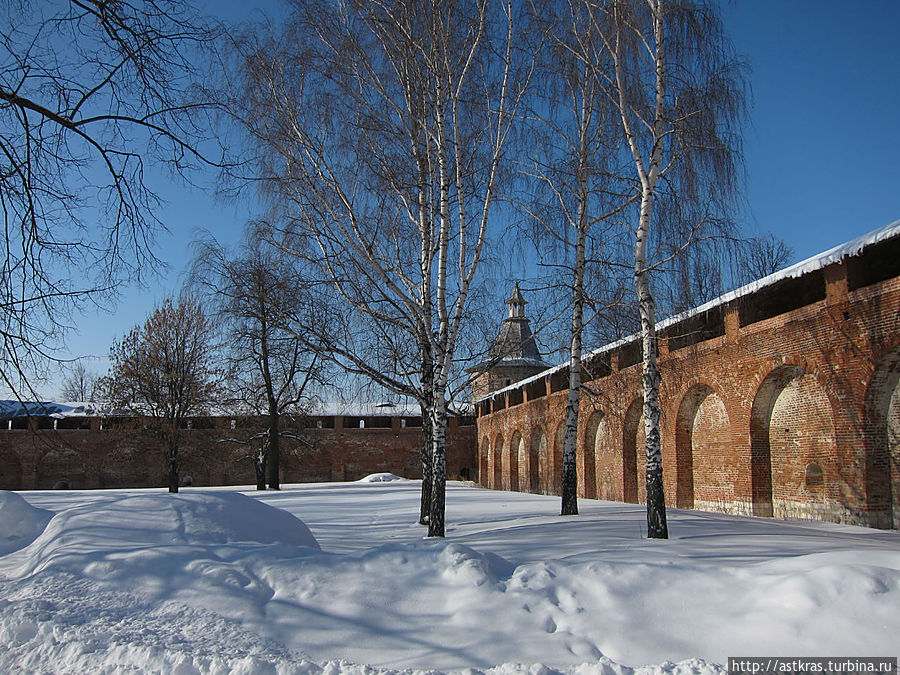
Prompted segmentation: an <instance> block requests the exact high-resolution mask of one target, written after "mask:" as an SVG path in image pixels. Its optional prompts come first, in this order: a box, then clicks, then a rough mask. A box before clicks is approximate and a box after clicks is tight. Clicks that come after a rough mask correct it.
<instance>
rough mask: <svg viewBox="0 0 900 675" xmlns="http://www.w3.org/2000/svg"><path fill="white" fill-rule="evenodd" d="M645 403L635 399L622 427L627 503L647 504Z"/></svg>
mask: <svg viewBox="0 0 900 675" xmlns="http://www.w3.org/2000/svg"><path fill="white" fill-rule="evenodd" d="M643 407H644V402H643V400H641V399H635V400H634V401H632V402H631V405H629V406H628V408H627V409H626V411H625V419H624V423H623V425H622V484H623V485H624V490H625V501H626V502H631V503H633V504H644V503H646V502H647V484H646V476H647V459H646V450H645V442H646V441H645V439H646V435H645V434H644V411H643Z"/></svg>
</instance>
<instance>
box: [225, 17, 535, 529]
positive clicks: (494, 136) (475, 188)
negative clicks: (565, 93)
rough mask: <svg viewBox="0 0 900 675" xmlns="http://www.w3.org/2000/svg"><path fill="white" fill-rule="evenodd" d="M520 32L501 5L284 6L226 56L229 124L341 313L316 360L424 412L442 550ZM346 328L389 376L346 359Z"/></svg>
mask: <svg viewBox="0 0 900 675" xmlns="http://www.w3.org/2000/svg"><path fill="white" fill-rule="evenodd" d="M518 29H519V28H518V24H517V16H516V12H515V11H514V8H513V5H512V3H511V2H488V1H487V0H482V1H463V0H459V1H448V2H442V3H430V2H399V1H398V2H391V1H387V0H385V1H381V2H371V3H370V2H366V3H363V2H348V3H337V4H332V3H326V2H311V3H300V2H298V3H296V5H295V7H294V14H293V17H292V19H291V21H290V24H289V26H288V27H287V28H286V30H285V32H284V33H283V34H281V35H278V36H274V37H272V38H271V39H267V40H265V41H263V40H262V39H261V38H259V37H253V38H251V39H248V40H245V41H244V42H242V43H241V44H240V47H241V53H242V54H243V55H244V56H243V58H244V64H245V70H244V72H245V75H246V88H245V89H244V90H243V100H242V101H239V102H238V104H239V106H240V108H239V109H238V110H237V111H236V112H237V114H238V115H240V116H241V118H242V120H241V121H242V123H243V124H244V125H245V127H246V129H247V130H248V132H249V134H250V137H251V139H252V140H253V141H254V144H253V147H254V148H255V149H256V150H257V156H258V160H259V166H260V167H261V168H262V173H263V179H264V180H265V181H266V182H267V183H268V186H269V194H270V196H271V197H272V199H273V202H275V203H277V204H278V205H279V207H280V208H281V209H282V213H283V214H284V215H285V217H288V218H291V219H292V221H293V222H292V228H291V236H293V237H296V238H303V239H305V240H306V242H307V244H306V245H308V246H310V248H314V250H315V255H314V256H312V255H311V256H309V257H310V259H311V261H312V262H315V263H316V264H317V266H318V269H319V271H320V276H321V280H322V281H323V282H328V283H329V284H330V285H331V286H332V289H333V295H334V296H335V297H336V298H337V299H338V301H339V302H340V303H341V305H342V310H341V311H340V314H341V315H342V316H343V317H344V330H338V331H333V332H332V333H331V335H330V337H331V339H332V342H331V344H330V345H327V346H328V351H329V352H330V353H331V354H333V355H334V358H336V359H337V360H339V361H341V362H342V363H343V364H344V365H345V366H346V367H347V368H348V369H349V370H351V371H354V372H361V373H365V374H366V375H369V376H371V377H372V378H373V379H374V381H376V382H378V383H379V384H381V385H383V386H386V387H388V388H391V389H394V390H395V391H398V392H400V393H408V392H409V393H413V395H415V397H416V398H417V399H418V400H419V402H420V405H422V406H423V409H426V410H427V415H426V416H427V418H428V424H429V425H430V429H428V431H430V435H431V439H430V446H431V447H430V454H431V465H430V467H431V480H430V481H426V482H429V483H430V486H431V495H430V500H429V501H430V505H429V517H428V534H429V536H435V537H442V536H444V529H445V524H444V523H445V494H444V493H445V483H446V458H445V446H446V424H447V414H448V413H447V410H448V408H447V406H448V387H449V382H450V378H451V374H452V372H453V369H454V365H455V364H454V356H455V353H456V347H457V340H458V337H459V334H460V328H461V324H462V323H463V321H464V319H465V317H466V304H467V299H468V296H469V292H470V290H471V287H472V284H473V282H474V280H475V275H476V272H477V270H478V266H479V263H480V262H481V259H482V253H483V249H484V246H485V241H486V239H487V237H488V227H489V222H490V220H489V216H490V214H491V212H492V207H493V204H494V202H495V200H496V198H497V189H498V184H499V182H500V181H501V180H502V178H503V176H502V172H503V170H504V164H505V161H506V157H505V153H506V146H507V143H508V141H509V138H510V134H511V132H512V129H513V124H514V121H515V114H516V105H517V103H518V101H519V97H520V96H521V94H522V91H523V89H524V87H525V84H526V83H527V73H526V74H525V75H524V76H523V75H521V73H519V72H518V71H517V70H516V68H515V67H514V65H515V59H514V51H515V49H516V39H517V35H518V34H517V31H518ZM307 250H309V249H306V248H304V247H300V251H301V254H305V252H306V251H307ZM360 328H363V329H364V330H365V331H366V333H367V334H366V335H365V336H364V337H365V339H366V341H367V343H368V345H369V346H370V353H371V351H374V352H375V355H376V356H377V357H380V359H381V362H382V363H383V362H384V361H389V362H390V365H389V367H388V368H382V367H381V366H379V365H378V363H379V360H378V359H375V360H372V359H369V358H365V357H361V355H360V354H359V353H357V352H356V351H355V349H353V343H354V339H353V336H352V333H353V332H354V331H357V330H359V329H360ZM398 338H400V339H398ZM409 345H412V347H411V348H410V346H409ZM426 428H427V427H426Z"/></svg>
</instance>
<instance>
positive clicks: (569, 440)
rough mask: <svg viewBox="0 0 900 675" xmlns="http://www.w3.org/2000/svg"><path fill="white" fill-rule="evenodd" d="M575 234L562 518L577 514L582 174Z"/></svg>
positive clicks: (583, 233) (583, 221)
mask: <svg viewBox="0 0 900 675" xmlns="http://www.w3.org/2000/svg"><path fill="white" fill-rule="evenodd" d="M579 183H580V184H581V194H580V195H579V204H578V216H577V219H578V220H577V223H578V235H577V241H576V243H575V269H574V273H573V275H572V276H573V278H572V294H573V298H572V299H573V303H572V305H573V309H572V343H571V347H570V350H569V396H568V398H567V400H566V434H565V439H564V441H563V475H562V515H564V516H574V515H578V464H577V460H576V453H577V448H578V411H579V409H580V407H581V352H582V333H583V332H584V266H585V244H586V240H587V223H586V211H587V206H586V200H587V195H586V188H585V187H584V180H583V172H582V178H581V179H580V180H579Z"/></svg>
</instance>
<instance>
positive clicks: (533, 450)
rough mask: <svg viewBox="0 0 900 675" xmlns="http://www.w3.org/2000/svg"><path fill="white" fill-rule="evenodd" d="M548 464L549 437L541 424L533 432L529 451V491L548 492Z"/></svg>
mask: <svg viewBox="0 0 900 675" xmlns="http://www.w3.org/2000/svg"><path fill="white" fill-rule="evenodd" d="M548 464H549V461H548V457H547V437H546V436H545V435H544V430H543V429H542V428H541V427H540V426H537V427H535V429H534V431H533V432H532V434H531V444H530V446H529V453H528V489H529V491H531V492H536V493H538V494H547V493H548V488H549V481H548V480H547V473H548V472H547V469H548Z"/></svg>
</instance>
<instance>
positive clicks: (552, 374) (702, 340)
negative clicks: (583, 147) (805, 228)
mask: <svg viewBox="0 0 900 675" xmlns="http://www.w3.org/2000/svg"><path fill="white" fill-rule="evenodd" d="M659 327H660V341H659V368H660V373H661V375H662V385H661V388H660V399H661V406H662V422H661V424H662V445H663V447H662V452H663V467H664V468H663V471H664V480H665V492H666V503H667V504H669V505H672V506H676V507H678V508H694V509H702V510H709V511H722V512H726V513H736V514H747V515H757V516H775V517H788V518H790V517H798V518H813V519H819V520H826V521H833V522H843V523H853V524H859V525H869V526H872V527H880V528H890V527H893V528H897V527H900V388H898V380H900V221H898V222H897V223H894V224H893V225H892V226H889V227H887V228H883V229H882V230H880V231H876V232H874V233H872V234H870V235H867V237H865V238H861V239H860V240H857V241H856V242H850V243H849V244H846V245H844V246H842V247H837V248H836V249H833V250H832V251H829V252H827V253H825V254H822V256H819V257H817V258H814V259H810V260H809V261H806V262H804V263H800V264H799V265H795V266H794V267H793V268H790V269H788V270H785V271H783V272H781V273H777V274H775V275H772V276H771V277H767V278H766V279H763V280H760V281H759V282H756V283H755V284H751V285H750V286H747V287H745V288H743V289H740V290H738V291H735V292H733V293H730V294H728V295H726V296H723V297H722V298H720V299H719V300H717V301H714V302H711V303H708V304H707V305H704V306H702V307H700V308H698V309H696V310H694V311H692V312H688V313H686V314H684V315H681V316H680V317H674V318H673V319H672V320H669V321H666V322H663V323H661V324H660V326H659ZM640 350H641V346H640V342H639V341H638V340H637V339H636V338H632V339H626V340H623V341H620V342H619V343H615V344H613V345H609V346H607V347H604V348H602V349H600V350H598V351H596V352H593V353H592V354H590V355H589V356H587V357H586V358H585V360H584V365H585V368H586V373H585V377H584V379H585V381H586V382H587V384H588V388H589V389H590V390H592V392H593V393H588V392H587V391H586V392H585V393H584V394H583V395H582V400H581V410H580V413H579V438H578V447H577V456H578V461H577V465H578V480H579V487H578V490H579V495H580V496H581V497H585V498H597V499H606V500H612V501H625V502H636V503H643V502H644V501H645V484H644V480H645V466H644V465H645V462H644V458H643V454H642V453H643V443H644V431H643V416H642V397H641V389H640V375H641V364H640V362H641V351H640ZM567 386H568V368H567V367H565V366H561V367H557V368H554V369H551V370H548V371H545V372H544V373H541V374H540V375H537V376H535V377H533V378H531V379H529V380H526V381H524V382H521V383H518V384H517V385H513V386H511V387H507V388H505V389H503V390H500V391H499V392H495V393H494V394H492V395H490V396H489V397H487V398H484V399H482V400H480V401H479V402H478V403H477V405H476V409H477V426H478V469H479V475H478V479H479V481H480V483H481V484H482V485H483V486H485V487H491V488H495V489H502V490H521V491H528V492H540V493H552V494H557V493H558V490H559V485H560V481H561V472H562V444H563V434H564V417H565V403H566V388H567Z"/></svg>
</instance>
